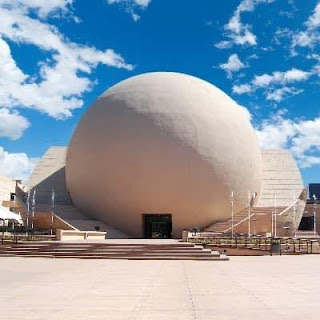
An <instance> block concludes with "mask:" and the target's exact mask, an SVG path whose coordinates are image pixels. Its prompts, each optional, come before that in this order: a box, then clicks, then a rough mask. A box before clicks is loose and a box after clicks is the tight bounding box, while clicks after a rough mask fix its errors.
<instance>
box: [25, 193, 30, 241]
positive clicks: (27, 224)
mask: <svg viewBox="0 0 320 320" xmlns="http://www.w3.org/2000/svg"><path fill="white" fill-rule="evenodd" d="M29 215H30V190H28V193H27V218H26V227H27V235H28V229H29Z"/></svg>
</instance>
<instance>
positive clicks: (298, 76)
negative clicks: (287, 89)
mask: <svg viewBox="0 0 320 320" xmlns="http://www.w3.org/2000/svg"><path fill="white" fill-rule="evenodd" d="M311 75H312V73H310V72H307V71H303V70H299V69H296V68H292V69H291V70H288V71H284V72H280V71H275V72H273V73H272V74H271V75H270V74H263V75H261V76H255V77H254V79H253V81H252V83H253V85H255V86H256V87H267V86H269V85H270V84H273V83H280V84H283V85H284V84H287V83H292V82H299V81H305V80H307V79H308V78H309V77H310V76H311Z"/></svg>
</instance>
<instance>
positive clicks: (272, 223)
mask: <svg viewBox="0 0 320 320" xmlns="http://www.w3.org/2000/svg"><path fill="white" fill-rule="evenodd" d="M273 215H274V213H271V237H273Z"/></svg>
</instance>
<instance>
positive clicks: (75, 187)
mask: <svg viewBox="0 0 320 320" xmlns="http://www.w3.org/2000/svg"><path fill="white" fill-rule="evenodd" d="M66 179H67V185H68V190H69V192H70V195H71V197H72V200H73V202H74V204H75V205H76V206H77V207H79V208H80V209H81V210H83V211H84V212H85V213H86V214H88V215H90V216H92V217H93V218H95V219H98V220H101V221H105V222H106V223H109V224H110V225H111V226H113V227H116V228H118V229H120V230H122V231H124V232H126V233H127V234H129V235H131V236H135V237H141V236H143V219H142V215H143V214H147V213H149V214H153V213H154V214H158V213H159V214H160V213H163V214H164V213H167V214H171V215H172V225H173V235H174V236H176V237H178V236H180V232H181V231H182V230H183V229H185V228H191V227H194V226H199V227H205V226H207V225H209V224H212V223H214V222H215V221H219V220H224V219H227V218H228V217H229V216H230V193H231V191H234V194H235V211H237V210H240V209H242V208H243V207H245V206H246V204H247V202H248V191H249V190H250V191H252V192H258V193H259V192H260V187H261V151H260V148H259V145H258V142H257V138H256V136H255V133H254V130H253V128H252V126H251V124H250V121H249V119H248V117H247V115H246V112H245V111H244V109H243V108H242V107H240V106H239V105H238V104H237V103H236V102H234V101H233V100H232V99H231V98H230V97H228V96H227V95H226V94H225V93H223V92H222V91H221V90H220V89H218V88H216V87H215V86H213V85H211V84H210V83H208V82H206V81H203V80H200V79H198V78H195V77H192V76H189V75H185V74H179V73H166V72H159V73H147V74H142V75H139V76H135V77H132V78H129V79H127V80H124V81H122V82H120V83H119V84H117V85H115V86H113V87H112V88H110V89H109V90H107V91H106V92H105V93H104V94H103V95H102V96H100V97H99V98H98V99H97V100H96V102H95V103H94V104H93V105H92V106H91V107H90V108H89V109H88V110H87V112H86V113H85V114H84V116H83V118H82V120H81V121H80V123H79V124H78V126H77V128H76V130H75V132H74V134H73V137H72V139H71V142H70V144H69V147H68V152H67V160H66Z"/></svg>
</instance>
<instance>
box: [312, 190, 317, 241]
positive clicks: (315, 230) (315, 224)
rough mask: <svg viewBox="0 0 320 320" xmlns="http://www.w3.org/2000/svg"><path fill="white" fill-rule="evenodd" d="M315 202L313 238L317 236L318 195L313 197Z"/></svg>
mask: <svg viewBox="0 0 320 320" xmlns="http://www.w3.org/2000/svg"><path fill="white" fill-rule="evenodd" d="M312 197H313V200H314V203H313V236H314V237H316V236H317V221H316V206H317V203H316V201H317V197H316V195H315V194H314V195H313V196H312Z"/></svg>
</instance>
